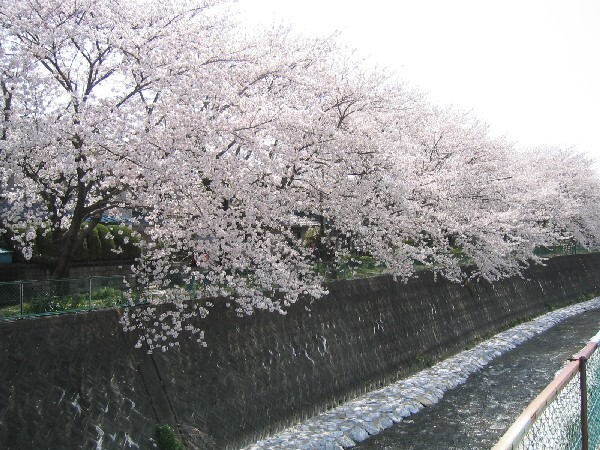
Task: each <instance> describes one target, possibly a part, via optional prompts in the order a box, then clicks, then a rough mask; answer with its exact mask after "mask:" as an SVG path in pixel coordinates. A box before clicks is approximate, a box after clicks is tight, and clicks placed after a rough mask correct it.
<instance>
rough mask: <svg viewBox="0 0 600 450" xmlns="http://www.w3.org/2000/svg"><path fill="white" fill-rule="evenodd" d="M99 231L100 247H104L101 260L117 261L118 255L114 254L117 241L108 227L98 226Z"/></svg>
mask: <svg viewBox="0 0 600 450" xmlns="http://www.w3.org/2000/svg"><path fill="white" fill-rule="evenodd" d="M96 229H97V230H98V236H99V237H100V246H101V247H102V258H101V259H116V258H117V257H118V255H117V254H116V253H115V252H113V250H114V249H115V248H116V247H115V241H114V240H113V236H112V234H111V232H110V230H109V229H108V227H107V226H106V225H102V224H98V225H96Z"/></svg>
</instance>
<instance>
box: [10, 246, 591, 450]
mask: <svg viewBox="0 0 600 450" xmlns="http://www.w3.org/2000/svg"><path fill="white" fill-rule="evenodd" d="M599 289H600V254H599V253H594V254H589V255H572V256H563V257H558V258H553V259H551V260H549V261H548V262H547V264H546V266H535V267H532V268H530V269H529V270H528V271H527V272H526V273H525V275H524V277H523V278H520V277H515V278H511V279H507V280H502V281H499V282H496V283H494V284H493V285H491V284H489V283H487V282H479V283H473V284H467V285H466V286H463V285H460V284H453V283H449V282H446V281H444V280H438V281H434V280H433V277H432V276H431V275H430V274H427V273H424V274H421V275H420V276H419V277H418V278H416V279H413V280H411V281H409V282H408V283H406V284H404V283H402V282H400V281H394V280H393V279H392V278H391V277H388V276H382V277H375V278H369V279H362V280H352V281H338V282H334V283H331V284H330V285H329V290H330V294H329V295H328V296H327V297H326V298H323V299H320V300H314V301H310V300H305V301H301V302H299V303H297V304H295V305H294V306H293V307H292V308H290V310H289V312H288V314H287V315H286V316H281V315H278V314H273V313H263V312H257V313H255V314H254V315H253V316H251V317H244V318H238V317H236V316H235V314H232V313H231V311H230V310H227V309H226V308H224V306H223V303H224V302H222V301H219V300H218V299H216V300H214V301H213V303H215V308H214V310H213V311H212V312H211V314H210V315H209V317H208V318H207V319H204V320H202V319H198V323H196V325H197V326H198V327H200V328H202V329H204V330H205V331H206V336H207V342H208V347H207V348H201V347H199V346H198V345H197V344H196V343H195V342H194V341H187V340H183V341H182V342H181V345H180V347H178V348H175V349H173V350H171V351H169V352H167V353H155V354H153V355H147V354H146V353H145V352H144V351H143V350H138V349H135V348H134V346H133V344H134V336H132V335H129V334H125V333H124V332H123V331H122V329H121V326H120V325H119V314H120V312H119V311H118V310H105V311H96V312H88V313H81V314H70V315H62V316H52V317H44V318H36V319H28V320H19V321H12V322H2V323H0V448H7V449H29V448H36V449H46V448H47V449H58V448H84V449H92V448H103V449H112V448H115V449H116V448H139V449H148V448H153V447H154V443H153V441H152V439H153V437H154V429H155V426H156V425H157V424H171V425H172V426H173V427H174V428H175V430H176V432H177V433H180V434H181V435H183V437H184V439H185V441H186V448H188V449H193V448H202V449H204V448H218V449H221V448H237V447H240V446H242V445H244V444H248V443H251V442H253V441H256V440H258V439H260V438H261V437H264V436H266V435H268V434H269V433H270V432H272V431H275V430H277V429H281V428H282V427H284V426H286V425H289V424H291V423H294V422H295V421H297V420H299V419H302V418H306V417H308V416H311V415H313V414H315V413H318V412H319V411H322V410H323V409H326V408H327V407H330V406H333V405H337V404H339V403H341V402H343V401H345V400H349V399H351V398H353V397H354V396H356V395H357V394H360V393H362V392H365V391H366V390H370V389H373V388H376V387H378V386H380V385H382V384H384V383H386V382H389V381H391V380H393V379H395V378H397V377H399V376H404V375H408V374H410V373H412V372H414V371H416V370H418V369H421V368H423V366H424V365H427V364H429V363H430V362H433V361H434V360H436V359H439V358H442V357H444V356H447V355H449V354H452V353H454V352H456V351H460V350H463V349H464V348H465V347H468V346H469V345H471V344H472V343H473V342H475V341H476V340H477V339H479V338H481V337H483V336H486V335H489V334H491V333H494V332H495V331H498V330H500V329H502V328H505V327H506V326H508V325H510V324H514V323H516V322H517V321H520V320H523V319H525V318H528V317H531V316H533V315H537V314H541V313H544V312H546V311H547V310H548V309H549V308H553V307H558V306H562V305H565V304H567V303H570V302H572V301H574V300H576V299H581V297H582V296H584V295H586V294H589V293H591V292H594V291H598V290H599Z"/></svg>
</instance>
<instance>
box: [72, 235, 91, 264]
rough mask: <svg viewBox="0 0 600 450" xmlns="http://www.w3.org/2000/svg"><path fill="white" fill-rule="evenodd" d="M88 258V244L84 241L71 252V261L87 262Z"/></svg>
mask: <svg viewBox="0 0 600 450" xmlns="http://www.w3.org/2000/svg"><path fill="white" fill-rule="evenodd" d="M89 258H90V257H89V253H88V244H87V241H86V240H83V242H82V243H81V244H79V245H78V246H77V248H76V249H75V251H74V252H73V259H74V260H75V261H87V260H88V259H89Z"/></svg>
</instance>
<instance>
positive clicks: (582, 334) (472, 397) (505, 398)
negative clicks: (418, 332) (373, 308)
mask: <svg viewBox="0 0 600 450" xmlns="http://www.w3.org/2000/svg"><path fill="white" fill-rule="evenodd" d="M599 328H600V310H599V309H595V310H591V311H587V312H584V313H581V314H579V315H577V316H575V317H571V318H569V319H566V320H564V321H563V322H561V323H559V324H557V325H555V326H554V327H552V328H551V329H549V330H548V331H546V332H544V333H542V334H540V335H538V336H535V337H533V338H531V339H530V340H528V341H526V342H525V343H523V344H521V345H520V346H518V347H517V348H515V349H513V350H510V351H508V352H506V353H504V354H503V355H501V356H499V357H497V358H496V359H495V360H493V361H492V362H491V363H490V364H489V365H487V366H486V367H485V368H483V369H482V370H481V371H480V372H478V373H475V374H472V375H471V376H470V377H469V380H468V382H467V383H466V384H463V385H461V386H459V387H457V388H455V389H451V390H449V391H448V392H446V393H445V395H444V397H443V398H442V399H441V400H440V401H439V402H438V403H436V404H434V405H432V406H429V407H426V408H424V409H422V410H421V411H420V412H419V413H417V414H415V415H413V416H410V417H409V418H407V419H405V420H404V421H402V422H401V423H399V424H396V425H394V426H392V427H391V428H388V429H386V430H384V431H382V432H381V433H380V434H378V435H376V436H373V437H370V438H369V439H367V440H366V441H364V442H362V443H361V444H358V445H357V446H356V447H354V448H356V449H368V450H379V449H390V450H391V449H394V450H397V449H410V450H417V449H423V450H425V449H427V450H431V449H440V450H441V449H448V450H452V449H489V448H490V447H492V446H493V445H494V444H495V443H496V442H497V441H498V439H499V438H500V437H501V436H502V435H503V434H504V432H505V431H506V429H507V428H508V427H509V426H510V425H511V424H512V422H513V421H514V420H515V419H516V418H517V417H518V415H519V414H520V413H521V411H522V410H523V409H524V408H525V407H526V406H527V405H528V404H529V403H530V402H531V401H532V400H533V399H534V398H535V397H536V396H537V395H538V394H539V393H540V392H541V391H542V390H543V389H544V388H545V387H546V385H547V384H548V383H549V382H550V381H552V379H553V378H554V375H555V374H556V372H557V371H559V370H560V369H561V368H562V367H563V366H564V365H565V364H566V362H567V360H568V359H569V358H570V357H571V356H572V355H573V354H574V353H576V352H577V351H579V350H580V349H581V348H583V346H584V345H585V344H586V343H587V342H588V341H589V339H590V338H592V337H593V336H594V335H595V334H596V332H597V331H598V329H599Z"/></svg>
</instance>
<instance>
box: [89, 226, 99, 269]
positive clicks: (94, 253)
mask: <svg viewBox="0 0 600 450" xmlns="http://www.w3.org/2000/svg"><path fill="white" fill-rule="evenodd" d="M86 243H87V249H88V258H89V259H90V260H93V261H95V260H98V259H102V244H101V243H100V236H98V229H97V228H94V229H93V230H92V231H91V232H90V234H89V236H88V237H87V239H86Z"/></svg>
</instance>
